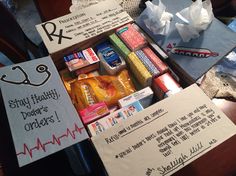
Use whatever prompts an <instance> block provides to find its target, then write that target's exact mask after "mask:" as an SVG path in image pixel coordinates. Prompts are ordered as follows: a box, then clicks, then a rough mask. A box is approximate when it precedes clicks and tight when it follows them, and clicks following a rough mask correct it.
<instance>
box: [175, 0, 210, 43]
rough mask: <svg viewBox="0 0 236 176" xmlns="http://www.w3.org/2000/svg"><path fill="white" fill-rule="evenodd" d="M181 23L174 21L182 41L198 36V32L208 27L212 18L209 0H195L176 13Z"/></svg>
mask: <svg viewBox="0 0 236 176" xmlns="http://www.w3.org/2000/svg"><path fill="white" fill-rule="evenodd" d="M176 16H178V17H179V18H180V20H181V21H183V23H176V24H175V26H176V28H177V30H178V32H179V34H180V36H181V38H182V40H183V41H184V42H189V41H190V40H191V39H194V38H198V37H199V36H200V32H201V31H204V30H206V29H207V28H208V26H209V25H210V24H211V22H212V20H213V17H214V15H213V12H212V5H211V1H210V0H206V1H204V2H202V0H197V1H195V2H193V3H192V4H191V5H190V6H189V7H187V8H185V9H183V10H181V11H179V12H177V13H176Z"/></svg>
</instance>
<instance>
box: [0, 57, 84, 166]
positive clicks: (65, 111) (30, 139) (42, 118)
mask: <svg viewBox="0 0 236 176" xmlns="http://www.w3.org/2000/svg"><path fill="white" fill-rule="evenodd" d="M0 86H1V91H2V96H3V99H4V104H5V108H6V111H7V116H8V121H9V124H10V128H11V133H12V137H13V141H14V145H15V150H16V155H17V159H18V163H19V166H24V165H26V164H29V163H31V162H33V161H36V160H38V159H40V158H43V157H45V156H48V155H49V154H52V153H54V152H56V151H59V150H61V149H63V148H65V147H68V146H70V145H72V144H75V143H77V142H79V141H81V140H84V139H86V138H88V135H87V133H86V130H85V128H84V126H83V124H82V122H81V121H80V119H79V117H78V115H77V112H76V110H75V108H74V107H73V105H72V103H71V101H70V98H69V96H68V94H67V92H66V90H65V88H64V85H63V83H62V81H61V80H60V76H59V74H58V72H57V70H56V68H55V66H54V64H53V62H52V60H51V58H50V57H45V58H41V59H36V60H33V61H29V62H25V63H21V64H17V65H13V66H8V67H3V68H1V69H0Z"/></svg>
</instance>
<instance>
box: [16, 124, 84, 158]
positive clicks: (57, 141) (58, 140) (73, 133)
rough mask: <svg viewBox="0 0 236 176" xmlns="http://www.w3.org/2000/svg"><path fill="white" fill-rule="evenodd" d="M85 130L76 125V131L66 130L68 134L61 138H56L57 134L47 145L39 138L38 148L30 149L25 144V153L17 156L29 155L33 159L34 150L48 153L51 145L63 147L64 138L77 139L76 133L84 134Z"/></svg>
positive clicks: (37, 141)
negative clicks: (47, 147) (62, 140)
mask: <svg viewBox="0 0 236 176" xmlns="http://www.w3.org/2000/svg"><path fill="white" fill-rule="evenodd" d="M83 129H84V127H81V128H79V127H78V126H77V124H74V129H73V130H72V131H71V130H70V129H69V128H67V129H66V132H65V133H64V134H63V135H61V136H59V137H56V136H55V134H53V135H52V140H49V141H47V142H45V143H42V142H41V140H40V139H39V138H37V140H36V146H35V147H33V148H29V147H28V146H27V144H25V143H24V144H23V148H24V150H23V152H19V153H16V155H17V156H18V155H27V154H29V156H30V158H32V157H33V151H34V150H43V151H44V152H46V146H47V145H49V144H52V145H55V144H57V145H59V146H60V145H61V139H63V138H68V137H72V139H75V138H76V133H79V134H81V133H82V130H83Z"/></svg>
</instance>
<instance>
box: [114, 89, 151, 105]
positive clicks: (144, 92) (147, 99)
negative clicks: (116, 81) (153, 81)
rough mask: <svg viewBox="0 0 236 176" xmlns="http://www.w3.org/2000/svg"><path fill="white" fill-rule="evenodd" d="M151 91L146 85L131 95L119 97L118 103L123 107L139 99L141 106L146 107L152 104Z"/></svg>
mask: <svg viewBox="0 0 236 176" xmlns="http://www.w3.org/2000/svg"><path fill="white" fill-rule="evenodd" d="M152 98H153V91H152V89H151V88H150V87H146V88H144V89H141V90H139V91H137V92H134V93H132V94H131V95H129V96H127V97H124V98H121V99H120V100H119V101H118V103H119V106H120V107H125V106H127V105H129V104H131V103H134V102H136V101H139V102H140V103H141V105H142V106H143V108H147V107H148V106H150V105H151V104H152Z"/></svg>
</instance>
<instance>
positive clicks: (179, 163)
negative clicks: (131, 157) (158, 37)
mask: <svg viewBox="0 0 236 176" xmlns="http://www.w3.org/2000/svg"><path fill="white" fill-rule="evenodd" d="M214 142H215V141H214ZM210 147H211V146H207V147H205V146H204V145H203V144H202V142H198V143H196V144H195V145H193V146H191V147H190V148H189V149H188V150H187V152H186V154H183V153H181V154H180V155H179V156H178V157H175V159H174V160H172V161H170V162H169V163H168V164H167V165H162V166H160V167H157V168H147V170H146V172H145V175H146V176H151V175H152V174H153V173H154V172H159V174H160V175H162V176H165V175H167V174H170V173H172V172H173V171H174V170H176V169H178V168H182V167H184V165H185V163H187V162H188V161H190V160H191V159H193V158H195V157H196V156H198V155H200V154H201V153H203V152H204V151H206V150H207V149H209V148H210Z"/></svg>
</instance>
